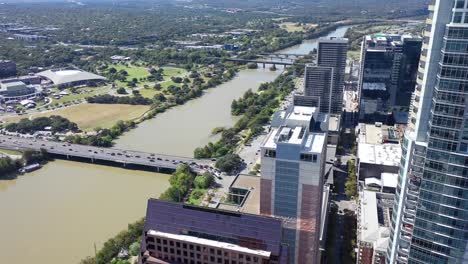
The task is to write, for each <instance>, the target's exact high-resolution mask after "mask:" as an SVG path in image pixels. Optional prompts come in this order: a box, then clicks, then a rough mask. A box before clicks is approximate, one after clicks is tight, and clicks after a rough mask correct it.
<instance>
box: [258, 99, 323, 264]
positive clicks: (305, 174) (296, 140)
mask: <svg viewBox="0 0 468 264" xmlns="http://www.w3.org/2000/svg"><path fill="white" fill-rule="evenodd" d="M327 118H328V117H327V115H324V114H321V113H319V112H318V109H316V108H314V107H303V106H291V107H290V108H289V109H288V110H287V111H286V112H285V113H284V115H283V120H282V125H281V126H279V127H277V128H274V129H272V131H271V132H270V134H269V135H268V136H267V138H266V139H265V141H264V142H263V145H262V147H261V154H262V156H261V165H262V173H261V179H260V213H261V214H264V215H273V216H275V217H279V218H282V219H283V228H284V241H285V242H286V243H287V245H288V248H289V253H288V255H289V262H288V263H290V264H302V263H319V255H320V253H319V236H320V221H321V215H320V212H321V207H322V205H321V203H322V193H323V190H322V188H323V175H324V170H325V160H326V149H327V133H326V132H323V131H327V129H328V123H327Z"/></svg>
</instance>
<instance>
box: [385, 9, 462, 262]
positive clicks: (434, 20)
mask: <svg viewBox="0 0 468 264" xmlns="http://www.w3.org/2000/svg"><path fill="white" fill-rule="evenodd" d="M467 2H468V1H467V0H432V1H431V5H430V6H429V10H430V15H429V19H428V20H427V27H426V31H425V33H424V43H423V48H422V55H421V62H420V68H419V73H418V79H417V86H416V90H415V93H414V97H413V103H412V107H411V108H412V109H411V113H410V118H409V121H408V129H407V131H406V132H405V138H404V140H403V143H402V150H403V151H402V162H401V166H400V175H399V181H398V187H397V193H396V196H395V202H396V203H395V207H394V209H393V214H392V228H391V234H390V236H391V239H392V243H390V245H389V247H388V250H387V262H388V263H392V264H393V263H467V262H468V251H467V248H468V247H467V246H468V244H467V242H468V181H467V175H468V173H467V172H468V115H467V114H468V113H467V110H468V108H467V105H466V103H467V102H466V98H467V96H468V60H467V58H468V9H467Z"/></svg>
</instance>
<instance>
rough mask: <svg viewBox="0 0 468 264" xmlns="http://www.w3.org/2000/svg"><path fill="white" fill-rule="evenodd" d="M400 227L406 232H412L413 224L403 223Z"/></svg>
mask: <svg viewBox="0 0 468 264" xmlns="http://www.w3.org/2000/svg"><path fill="white" fill-rule="evenodd" d="M401 229H402V230H403V231H405V232H408V233H409V234H413V229H414V226H413V225H411V224H403V227H402V228H401Z"/></svg>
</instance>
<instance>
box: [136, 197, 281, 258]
mask: <svg viewBox="0 0 468 264" xmlns="http://www.w3.org/2000/svg"><path fill="white" fill-rule="evenodd" d="M287 248H288V247H287V245H285V244H283V227H282V221H281V220H279V219H275V218H272V217H266V216H259V215H252V214H245V213H238V212H232V211H225V210H219V209H209V208H206V207H198V206H190V205H186V204H180V203H173V202H166V201H161V200H155V199H150V200H149V201H148V208H147V213H146V222H145V227H144V230H143V238H142V245H141V255H140V263H142V264H156V263H158V264H160V263H171V264H178V263H187V264H197V263H208V264H218V263H230V264H231V263H245V264H254V263H255V264H257V263H258V264H268V263H271V264H283V263H284V264H286V263H287V259H288V256H287V254H288V250H287Z"/></svg>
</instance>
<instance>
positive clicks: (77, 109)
mask: <svg viewBox="0 0 468 264" xmlns="http://www.w3.org/2000/svg"><path fill="white" fill-rule="evenodd" d="M149 109H150V106H147V105H122V104H88V103H84V104H80V105H76V106H70V107H66V108H62V109H58V110H54V111H49V112H45V113H40V114H34V115H33V118H36V117H42V116H52V115H59V116H62V117H65V118H68V119H69V120H70V121H72V122H75V123H77V124H78V126H79V127H80V128H81V129H82V130H85V131H92V130H93V129H94V128H96V127H101V128H110V127H112V126H113V125H114V124H115V123H117V121H119V120H124V121H127V120H133V119H135V118H138V117H140V116H142V115H143V114H144V113H145V112H146V111H148V110H149ZM22 118H26V116H21V117H19V118H18V117H15V118H12V119H7V120H6V121H7V122H17V121H19V120H20V119H22Z"/></svg>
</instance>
